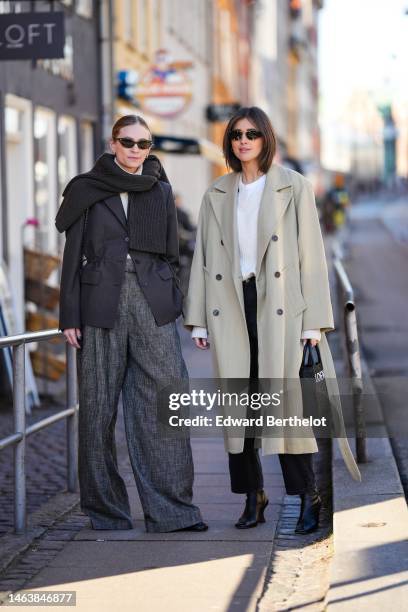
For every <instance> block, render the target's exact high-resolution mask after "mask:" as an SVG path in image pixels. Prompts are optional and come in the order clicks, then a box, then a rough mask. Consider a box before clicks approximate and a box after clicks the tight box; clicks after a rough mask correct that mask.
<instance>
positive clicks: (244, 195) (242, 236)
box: [236, 174, 266, 280]
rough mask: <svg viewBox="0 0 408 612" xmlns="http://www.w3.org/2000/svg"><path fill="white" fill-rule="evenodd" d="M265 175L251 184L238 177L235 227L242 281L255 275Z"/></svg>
mask: <svg viewBox="0 0 408 612" xmlns="http://www.w3.org/2000/svg"><path fill="white" fill-rule="evenodd" d="M265 182H266V175H265V174H263V175H262V176H260V177H259V178H258V179H256V181H252V183H247V184H245V183H243V182H242V174H241V175H240V177H239V184H238V193H237V204H236V210H237V227H238V244H239V256H240V264H241V273H242V279H243V280H245V279H247V278H248V277H249V276H252V275H254V274H255V273H256V247H257V243H258V240H257V235H258V214H259V206H260V204H261V199H262V193H263V190H264V187H265Z"/></svg>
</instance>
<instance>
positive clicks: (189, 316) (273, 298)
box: [185, 107, 360, 533]
mask: <svg viewBox="0 0 408 612" xmlns="http://www.w3.org/2000/svg"><path fill="white" fill-rule="evenodd" d="M275 149H276V138H275V134H274V131H273V128H272V125H271V123H270V121H269V119H268V117H267V115H266V114H265V113H264V112H263V111H262V110H261V109H260V108H257V107H251V108H242V109H240V110H239V111H238V112H237V113H236V114H235V115H234V116H233V117H232V118H231V120H230V121H229V123H228V125H227V128H226V131H225V136H224V155H225V159H226V163H227V165H228V167H229V168H230V169H231V170H232V172H230V173H229V174H226V175H224V176H222V177H221V178H219V179H217V180H216V181H215V183H213V184H212V185H211V186H210V188H209V189H208V190H207V192H206V193H205V195H204V198H203V202H202V206H201V210H200V216H199V222H198V229H197V241H196V248H195V253H194V259H193V263H192V268H191V276H190V284H189V291H188V296H187V299H186V304H185V325H186V327H187V328H189V329H192V335H193V338H194V341H195V343H196V346H197V347H198V348H200V349H205V348H207V347H208V341H207V335H209V336H210V340H211V348H212V355H213V360H214V375H215V376H216V377H217V378H222V379H236V378H240V379H241V378H242V379H248V377H250V379H252V381H253V380H254V379H255V380H256V379H258V378H262V379H274V380H275V379H277V380H288V379H296V378H299V369H300V365H301V361H302V354H303V346H304V343H305V342H306V341H309V342H311V343H312V344H313V345H315V344H316V343H319V346H320V353H321V357H322V361H323V364H324V368H325V373H326V377H327V378H328V379H331V380H333V379H335V372H334V368H333V361H332V358H331V354H330V350H329V347H328V344H327V340H326V336H325V334H326V332H328V331H330V330H332V329H333V328H334V325H333V314H332V306H331V301H330V291H329V282H328V274H327V265H326V259H325V252H324V246H323V240H322V235H321V231H320V225H319V220H318V215H317V211H316V205H315V199H314V194H313V189H312V185H311V183H310V182H309V181H308V180H307V179H306V178H304V177H303V176H302V175H301V174H299V173H298V172H296V171H294V170H289V169H285V168H284V167H282V166H280V165H278V164H275V163H273V158H274V154H275ZM328 391H329V396H330V399H331V400H333V403H334V406H335V409H336V410H338V411H340V413H341V405H340V407H339V406H338V403H337V402H336V399H335V398H334V394H333V392H332V391H333V390H332V389H331V388H330V389H328ZM287 401H289V400H287ZM301 404H302V402H301V396H300V405H295V406H294V411H295V412H296V411H297V412H300V414H301V413H302V410H301ZM290 412H291V410H289V413H290ZM292 412H293V411H292ZM339 416H340V417H341V414H340V415H339ZM339 445H340V449H341V452H342V454H343V458H344V459H345V461H346V464H347V466H348V468H349V470H350V472H351V473H352V475H353V476H354V477H355V478H356V479H359V478H360V474H359V470H358V468H357V466H356V464H355V461H354V458H353V456H352V453H351V451H350V448H349V446H348V443H347V438H340V439H339ZM226 446H227V450H228V451H229V469H230V477H231V489H232V491H233V492H234V493H239V494H245V495H246V504H245V508H244V511H243V513H242V515H241V517H240V518H239V519H238V521H237V523H236V527H237V528H239V529H247V528H249V527H256V525H257V524H258V523H259V522H263V521H264V510H265V508H266V506H267V504H268V499H267V496H266V494H265V492H264V485H263V475H262V466H261V462H260V458H259V454H258V448H259V447H261V448H262V452H263V454H270V453H277V454H278V455H279V460H280V464H281V468H282V473H283V478H284V483H285V487H286V492H287V494H288V495H300V496H301V512H300V516H299V520H298V523H297V526H296V532H297V533H308V532H310V531H313V530H315V529H316V528H317V527H318V520H319V511H320V506H321V499H320V496H319V492H318V490H317V486H316V479H315V474H314V470H313V463H312V457H313V453H315V452H317V450H318V449H317V444H316V440H315V438H314V436H313V432H311V435H304V436H299V437H293V436H286V437H274V436H265V435H263V436H261V439H258V438H256V436H254V437H251V436H244V435H238V434H237V433H236V432H235V433H234V435H233V436H228V435H227V436H226Z"/></svg>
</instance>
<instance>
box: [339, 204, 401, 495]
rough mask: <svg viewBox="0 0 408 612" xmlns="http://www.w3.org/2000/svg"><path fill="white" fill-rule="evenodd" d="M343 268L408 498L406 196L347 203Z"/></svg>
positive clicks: (360, 334) (365, 352)
mask: <svg viewBox="0 0 408 612" xmlns="http://www.w3.org/2000/svg"><path fill="white" fill-rule="evenodd" d="M348 229H349V231H348V232H347V233H346V241H345V262H344V263H345V266H346V269H347V272H348V274H349V277H350V280H351V283H352V285H353V288H354V290H355V299H356V312H357V321H358V329H359V338H360V348H361V350H362V353H363V355H364V357H365V359H366V361H367V363H368V366H369V369H370V374H371V376H372V378H373V382H374V384H375V387H376V390H377V393H378V394H379V397H380V401H381V404H382V407H383V412H384V415H385V418H386V423H387V428H388V432H389V435H390V438H391V443H392V446H393V450H394V454H395V456H396V460H397V464H398V467H399V470H400V475H401V480H402V482H403V485H404V489H405V494H406V496H408V410H407V400H406V398H407V396H408V317H407V310H408V194H407V195H406V196H405V197H400V198H399V199H398V200H393V199H392V198H390V199H388V200H387V199H384V198H381V199H380V198H375V197H373V198H372V199H371V200H366V201H364V202H360V203H357V204H354V205H353V208H352V210H351V213H350V220H349V224H348Z"/></svg>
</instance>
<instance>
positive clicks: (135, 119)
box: [112, 115, 151, 140]
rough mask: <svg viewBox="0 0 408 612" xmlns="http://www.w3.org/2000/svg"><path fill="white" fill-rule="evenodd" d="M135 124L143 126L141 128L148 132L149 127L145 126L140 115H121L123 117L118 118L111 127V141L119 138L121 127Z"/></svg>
mask: <svg viewBox="0 0 408 612" xmlns="http://www.w3.org/2000/svg"><path fill="white" fill-rule="evenodd" d="M137 123H139V124H140V125H143V127H145V128H146V129H147V130H148V131H149V132H150V128H149V126H148V125H147V123H146V121H145V120H144V119H143V117H141V116H140V115H123V117H119V119H118V120H117V121H116V122H115V123H114V125H113V128H112V140H116V138H117V137H118V136H119V132H120V130H121V129H122V128H123V127H126V126H127V125H135V124H137ZM150 134H151V132H150Z"/></svg>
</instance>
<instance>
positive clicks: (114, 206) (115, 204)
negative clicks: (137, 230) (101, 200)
mask: <svg viewBox="0 0 408 612" xmlns="http://www.w3.org/2000/svg"><path fill="white" fill-rule="evenodd" d="M105 204H106V206H107V207H108V208H109V209H110V210H111V211H112V212H113V214H114V215H115V217H116V218H117V219H118V221H119V222H120V223H121V224H122V225H123V226H124V227H126V228H127V219H126V215H125V211H124V209H123V204H122V200H121V198H120V195H119V194H118V193H115V195H113V196H109V198H106V199H105Z"/></svg>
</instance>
